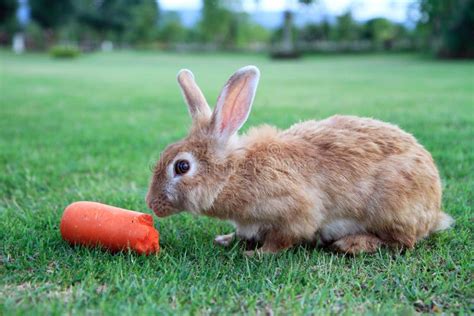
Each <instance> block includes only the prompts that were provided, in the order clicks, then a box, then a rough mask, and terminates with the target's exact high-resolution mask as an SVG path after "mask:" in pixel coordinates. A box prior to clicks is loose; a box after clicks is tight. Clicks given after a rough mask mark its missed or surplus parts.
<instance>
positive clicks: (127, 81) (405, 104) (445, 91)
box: [0, 51, 474, 315]
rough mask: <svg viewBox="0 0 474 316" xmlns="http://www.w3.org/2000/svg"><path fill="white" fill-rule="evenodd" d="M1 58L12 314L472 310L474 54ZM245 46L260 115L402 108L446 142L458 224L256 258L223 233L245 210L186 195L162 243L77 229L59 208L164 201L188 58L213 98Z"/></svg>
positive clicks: (5, 273)
mask: <svg viewBox="0 0 474 316" xmlns="http://www.w3.org/2000/svg"><path fill="white" fill-rule="evenodd" d="M0 59H1V61H2V65H1V67H0V82H1V106H0V126H1V128H0V170H1V172H0V314H2V315H24V314H27V315H28V314H30V315H86V314H87V315H96V314H97V315H203V314H204V315H209V314H211V315H231V314H250V315H254V314H261V315H263V314H265V313H266V314H271V313H272V312H273V314H275V315H312V314H318V315H319V314H321V315H329V314H338V315H339V314H342V315H353V314H367V315H415V314H416V313H417V312H420V313H421V312H426V313H429V312H433V313H435V312H437V313H443V314H446V315H452V314H454V315H458V314H459V315H469V314H472V297H473V295H472V294H473V293H472V290H473V288H472V265H473V262H474V248H473V234H474V222H473V221H472V218H473V217H474V209H473V203H472V202H473V201H474V177H473V176H472V175H473V174H474V142H473V141H472V140H473V139H474V129H473V128H472V127H473V126H474V117H473V116H472V115H471V114H472V108H473V99H472V74H473V73H474V64H473V63H472V62H459V63H451V62H443V61H438V62H434V61H432V60H423V59H420V58H419V57H418V56H411V55H400V56H390V57H388V56H380V55H372V56H339V57H332V56H317V57H308V58H303V59H301V60H299V61H298V62H294V63H286V62H285V63H276V62H273V61H271V60H269V59H268V58H267V56H265V55H243V54H232V55H229V54H212V55H203V54H192V55H187V54H180V55H176V54H167V53H161V54H149V53H136V52H120V53H108V54H93V55H90V56H88V57H87V58H81V59H80V60H77V61H74V62H70V61H64V62H61V63H58V62H57V61H55V60H51V58H48V57H47V56H45V55H39V54H26V55H23V56H15V55H13V54H9V53H8V54H7V53H5V52H1V51H0ZM247 64H255V65H257V66H258V67H260V69H261V71H262V77H261V80H260V87H259V89H258V92H257V96H256V99H255V102H254V106H253V109H252V114H251V115H250V118H249V122H248V123H247V124H246V125H245V126H244V129H245V130H248V129H249V128H250V126H255V125H259V124H263V123H269V124H272V125H276V126H278V127H279V128H287V127H289V126H290V125H291V124H294V123H295V122H298V121H300V120H307V119H322V118H325V117H327V116H329V115H333V114H336V113H339V114H354V115H362V116H370V117H374V118H378V119H383V120H386V121H389V122H392V123H394V124H397V125H399V126H401V127H402V128H403V129H405V130H406V131H408V132H409V133H412V134H413V135H414V136H416V137H417V138H418V139H419V141H420V142H421V143H422V144H423V145H424V146H425V147H426V148H427V149H428V150H429V151H430V152H431V153H432V154H433V158H434V160H435V161H436V164H437V165H438V167H439V170H440V173H441V177H442V180H443V181H442V182H443V189H444V195H443V207H444V210H445V211H446V212H448V213H449V214H452V215H453V216H454V217H455V218H456V225H455V227H454V228H453V229H451V230H449V231H445V232H442V233H439V234H437V235H434V236H431V237H429V238H426V239H424V240H422V241H421V242H420V243H419V244H417V245H416V247H415V248H414V249H412V250H407V251H405V252H403V253H401V254H399V253H397V252H391V251H389V250H387V249H382V250H380V251H379V252H377V253H376V254H374V255H360V256H356V257H348V256H344V255H338V254H333V253H331V252H328V251H324V250H321V249H314V250H312V249H305V248H296V249H294V250H290V251H287V252H285V253H282V254H279V255H275V256H266V257H262V258H259V257H255V258H247V257H244V256H243V255H242V254H241V247H240V245H238V244H236V245H233V246H232V247H230V248H228V249H223V248H219V247H216V246H215V245H214V244H213V237H214V235H216V234H222V233H227V232H230V231H231V230H232V227H231V226H230V225H229V224H227V223H225V222H222V221H218V220H213V219H210V218H206V217H196V216H192V215H190V214H185V213H183V214H179V215H176V216H174V217H170V218H164V219H158V218H155V225H156V227H157V228H158V229H159V231H160V233H161V246H162V252H161V253H160V254H159V255H156V256H150V257H144V256H138V255H135V254H129V253H120V254H115V255H113V254H109V253H107V252H104V251H100V250H96V249H94V250H90V249H85V248H83V247H70V246H69V245H67V244H66V243H65V242H64V241H62V239H61V236H60V233H59V221H60V218H61V214H62V212H63V210H64V207H65V206H66V205H68V204H69V203H71V202H73V201H77V200H92V201H100V202H103V203H108V204H112V205H117V206H121V207H125V208H128V209H133V210H137V211H140V212H150V211H149V210H147V207H146V205H145V202H144V196H145V193H146V189H147V185H148V182H149V178H150V176H151V173H152V170H151V166H152V165H153V163H154V162H155V161H156V159H157V158H158V157H159V153H160V152H161V151H162V150H163V149H164V148H165V146H166V145H168V144H169V143H171V142H174V141H176V140H178V139H180V138H182V137H184V136H185V135H186V133H187V131H188V127H189V124H190V118H189V115H188V111H187V109H186V107H185V105H184V102H183V100H182V95H181V93H180V91H179V88H178V86H177V84H176V80H175V75H176V72H177V70H178V69H180V68H182V67H183V66H185V67H189V68H190V69H192V70H193V71H194V73H195V74H196V76H197V78H198V81H199V84H200V86H201V88H202V90H203V92H204V94H205V95H206V97H207V99H208V100H209V102H210V103H211V104H213V103H214V102H215V100H216V97H217V95H218V93H219V90H220V88H221V87H222V84H223V83H224V81H225V80H226V78H228V76H229V75H230V74H231V73H232V72H233V71H235V70H236V69H238V67H241V66H242V65H247ZM236 211H238V210H236Z"/></svg>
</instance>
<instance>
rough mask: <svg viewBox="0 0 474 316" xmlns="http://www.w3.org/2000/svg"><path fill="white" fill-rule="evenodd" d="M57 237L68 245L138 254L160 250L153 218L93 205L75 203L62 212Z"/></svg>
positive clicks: (112, 207)
mask: <svg viewBox="0 0 474 316" xmlns="http://www.w3.org/2000/svg"><path fill="white" fill-rule="evenodd" d="M60 229H61V235H62V236H63V239H64V240H66V241H68V242H69V243H71V244H80V245H85V246H102V247H104V248H107V249H109V250H111V251H120V250H125V249H131V250H133V251H136V252H137V253H140V254H151V253H155V252H158V251H159V250H160V245H159V243H158V240H159V233H158V231H157V230H156V229H155V228H154V227H153V217H152V216H151V215H149V214H143V213H139V212H135V211H129V210H125V209H121V208H118V207H114V206H110V205H105V204H101V203H96V202H85V201H83V202H75V203H72V204H70V205H69V206H68V207H66V209H65V210H64V214H63V217H62V219H61V225H60Z"/></svg>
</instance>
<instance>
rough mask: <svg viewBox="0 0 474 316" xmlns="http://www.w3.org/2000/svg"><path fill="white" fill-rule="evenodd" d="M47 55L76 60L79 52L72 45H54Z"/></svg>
mask: <svg viewBox="0 0 474 316" xmlns="http://www.w3.org/2000/svg"><path fill="white" fill-rule="evenodd" d="M49 54H50V55H51V57H54V58H61V59H62V58H67V59H69V58H76V57H77V56H79V54H80V51H79V49H78V48H77V47H76V46H72V45H56V46H53V47H51V49H50V50H49Z"/></svg>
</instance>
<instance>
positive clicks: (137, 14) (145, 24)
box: [125, 1, 159, 44]
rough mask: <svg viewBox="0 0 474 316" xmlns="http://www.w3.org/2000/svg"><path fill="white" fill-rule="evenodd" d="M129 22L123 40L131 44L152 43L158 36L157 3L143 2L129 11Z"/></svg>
mask: <svg viewBox="0 0 474 316" xmlns="http://www.w3.org/2000/svg"><path fill="white" fill-rule="evenodd" d="M130 15H131V17H130V21H129V24H128V25H127V30H126V34H125V39H126V40H127V42H129V43H131V44H144V43H150V42H152V41H153V40H154V39H155V38H156V37H157V34H158V29H157V24H158V17H159V7H158V3H157V2H154V1H143V2H142V3H140V4H138V5H135V6H134V7H132V8H131V10H130Z"/></svg>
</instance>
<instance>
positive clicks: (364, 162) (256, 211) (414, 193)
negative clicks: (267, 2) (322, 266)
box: [147, 68, 451, 253]
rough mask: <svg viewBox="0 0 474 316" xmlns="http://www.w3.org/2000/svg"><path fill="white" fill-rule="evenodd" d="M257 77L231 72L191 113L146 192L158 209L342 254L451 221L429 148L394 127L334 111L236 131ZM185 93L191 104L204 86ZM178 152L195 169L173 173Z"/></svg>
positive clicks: (398, 241) (405, 242) (406, 241)
mask: <svg viewBox="0 0 474 316" xmlns="http://www.w3.org/2000/svg"><path fill="white" fill-rule="evenodd" d="M255 76H257V78H256V79H255V78H254V77H255ZM187 78H188V79H189V76H188V77H187ZM254 79H255V81H252V80H254ZM256 81H258V71H256V70H255V69H253V68H252V69H250V70H249V69H244V70H240V71H239V72H237V73H236V74H235V75H234V76H233V77H232V78H231V79H230V80H229V82H228V83H227V85H226V87H225V88H224V90H223V93H222V94H221V96H220V97H219V102H218V106H217V107H216V110H215V111H214V113H213V114H212V116H209V115H206V114H205V115H198V116H197V117H195V116H193V122H194V123H193V127H192V128H191V131H190V133H189V135H188V136H187V137H186V138H185V139H184V140H182V141H180V142H178V143H176V144H173V145H171V146H169V147H168V148H167V149H166V150H165V151H164V153H163V155H162V157H161V159H160V161H159V163H158V164H157V167H156V170H155V173H154V176H153V179H152V183H151V186H150V190H149V193H148V196H147V201H148V204H149V206H150V207H151V208H152V209H153V210H154V211H155V212H156V213H157V215H159V216H166V215H169V214H172V213H175V212H176V211H177V210H180V209H183V208H184V209H187V210H189V211H191V212H193V213H196V214H203V215H207V216H212V217H217V218H220V219H223V220H229V221H231V222H233V223H234V224H235V225H236V228H237V235H238V236H240V237H241V238H244V239H257V240H258V239H261V240H262V241H263V246H262V248H261V251H263V252H277V251H279V250H282V249H285V248H288V247H291V246H292V245H294V244H297V243H301V242H305V241H312V240H314V238H316V237H319V238H320V239H321V241H322V242H323V243H325V244H332V243H334V247H335V248H337V249H338V250H339V251H343V252H348V253H358V252H361V251H368V252H373V251H375V249H376V248H378V247H379V246H380V245H381V244H387V245H390V246H397V247H407V248H411V247H413V246H414V244H415V242H416V241H417V240H419V239H421V238H424V237H426V236H428V235H429V234H430V233H431V232H433V231H436V230H440V229H444V228H447V227H448V226H449V224H450V221H451V219H450V217H449V216H448V215H446V214H444V213H442V212H441V184H440V179H439V174H438V171H437V169H436V166H435V164H434V162H433V159H432V157H431V155H430V154H429V152H427V151H426V150H425V149H424V148H423V147H422V146H421V145H420V144H419V143H418V142H417V141H416V140H415V138H414V137H413V136H412V135H410V134H408V133H406V132H404V131H402V130H401V129H400V128H398V127H397V126H394V125H391V124H388V123H384V122H380V121H377V120H374V119H369V118H359V117H352V116H333V117H331V118H328V119H325V120H322V121H307V122H302V123H298V124H295V125H293V126H292V127H291V128H289V129H288V130H284V131H281V130H278V129H276V128H274V127H271V126H268V125H264V126H261V127H256V128H252V129H250V130H249V131H248V133H247V134H246V135H243V136H241V137H238V136H237V135H236V132H237V130H238V128H240V126H241V125H242V124H243V122H245V120H246V118H247V115H248V112H249V111H250V107H251V102H252V99H253V94H252V91H253V92H254V91H255V87H253V86H250V87H249V82H253V83H255V82H256ZM255 85H256V83H255ZM189 86H194V85H192V84H189V83H188V84H187V86H184V87H183V86H182V88H183V90H184V89H186V87H189ZM196 87H197V85H196ZM252 89H253V90H252ZM185 95H186V96H188V98H187V102H188V103H191V104H192V103H193V100H192V95H197V96H198V97H199V96H200V95H202V93H200V91H199V92H194V93H191V92H189V93H185ZM189 96H191V97H189ZM248 103H249V104H248ZM190 108H192V107H191V106H190ZM190 112H191V113H193V110H190ZM199 113H210V111H209V112H207V110H200V111H199ZM179 153H190V154H191V155H192V157H193V159H195V161H193V164H195V165H197V167H196V168H197V172H195V173H194V174H193V175H192V176H186V175H184V176H182V177H180V178H179V179H174V180H172V179H170V177H171V176H170V175H169V174H167V171H166V170H168V169H167V168H169V165H170V163H172V161H173V159H174V158H175V157H176V156H177V155H178V154H179ZM171 178H173V177H171ZM173 181H175V183H174V184H172V185H170V183H171V182H173ZM170 187H172V188H173V190H172V191H173V192H175V193H173V194H170V193H169V192H168V193H169V194H168V197H167V196H166V194H164V193H163V192H166V191H167V190H168V191H169V190H170V189H169V188H170ZM170 195H171V198H170Z"/></svg>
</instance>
